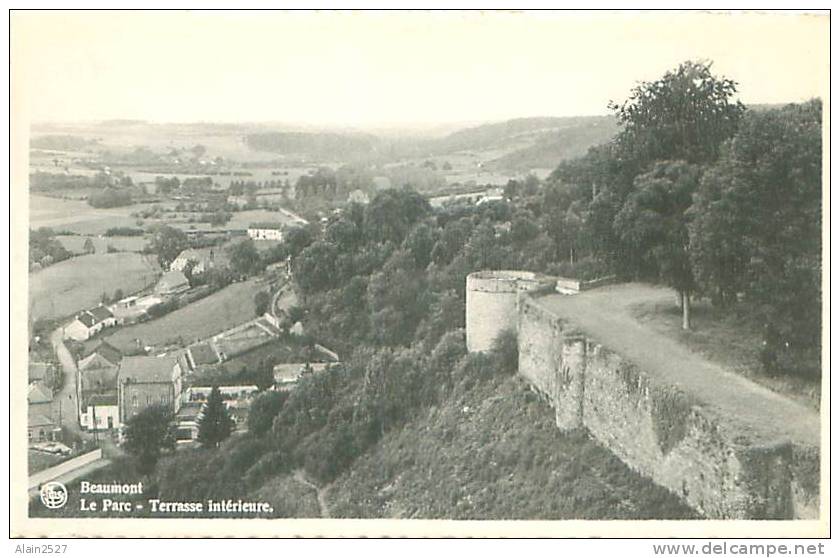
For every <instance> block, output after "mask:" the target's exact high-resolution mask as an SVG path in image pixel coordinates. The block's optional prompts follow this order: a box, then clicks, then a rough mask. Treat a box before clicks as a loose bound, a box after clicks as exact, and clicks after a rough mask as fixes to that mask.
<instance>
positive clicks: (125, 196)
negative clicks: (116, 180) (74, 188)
mask: <svg viewBox="0 0 840 558" xmlns="http://www.w3.org/2000/svg"><path fill="white" fill-rule="evenodd" d="M87 202H88V204H89V205H90V206H91V207H96V208H108V207H120V206H124V205H131V203H132V198H131V192H130V191H129V190H125V189H121V188H105V189H104V190H102V191H100V192H94V193H92V194H91V195H89V196H88V200H87Z"/></svg>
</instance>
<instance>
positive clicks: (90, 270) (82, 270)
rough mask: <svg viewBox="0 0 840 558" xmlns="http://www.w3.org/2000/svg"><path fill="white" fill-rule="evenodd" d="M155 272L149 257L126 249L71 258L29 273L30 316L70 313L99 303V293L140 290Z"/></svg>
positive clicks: (61, 315) (151, 258)
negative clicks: (112, 252)
mask: <svg viewBox="0 0 840 558" xmlns="http://www.w3.org/2000/svg"><path fill="white" fill-rule="evenodd" d="M159 272H160V270H159V267H158V264H157V261H156V260H155V259H154V258H153V257H149V256H143V255H140V254H135V253H130V252H121V253H115V254H92V255H89V256H79V257H77V258H71V259H69V260H65V261H63V262H59V263H57V264H55V265H51V266H49V267H47V268H45V269H42V270H40V271H36V272H35V273H30V274H29V304H30V313H31V316H32V318H33V319H37V318H60V317H63V316H70V315H72V314H74V313H76V312H78V311H80V310H83V309H85V308H90V307H92V306H96V305H97V304H99V302H100V300H101V297H102V293H106V294H108V296H112V295H113V294H114V291H116V290H117V289H122V291H123V293H125V294H126V295H128V294H129V293H133V292H136V291H139V290H142V289H144V288H145V287H148V286H149V285H151V284H153V283H154V282H155V281H156V280H157V277H158V274H159Z"/></svg>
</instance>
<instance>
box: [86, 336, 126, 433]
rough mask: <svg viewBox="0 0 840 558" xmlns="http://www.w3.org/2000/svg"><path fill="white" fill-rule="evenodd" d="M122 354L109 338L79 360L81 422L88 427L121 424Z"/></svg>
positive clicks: (97, 428) (111, 426) (109, 427)
mask: <svg viewBox="0 0 840 558" xmlns="http://www.w3.org/2000/svg"><path fill="white" fill-rule="evenodd" d="M121 359H122V354H121V353H120V352H119V350H117V349H116V348H114V347H113V346H112V345H109V344H108V343H106V342H104V341H103V342H102V343H100V344H99V345H98V346H97V347H96V349H94V350H93V352H92V353H90V354H89V355H88V356H86V357H85V358H83V359H82V360H80V361H79V366H78V381H77V382H76V389H77V398H76V399H77V401H78V402H79V423H80V424H81V426H82V427H83V428H86V429H88V430H91V429H94V428H95V429H96V430H105V429H111V428H118V427H119V426H120V421H119V409H118V406H117V392H118V390H117V373H118V370H119V364H120V361H121Z"/></svg>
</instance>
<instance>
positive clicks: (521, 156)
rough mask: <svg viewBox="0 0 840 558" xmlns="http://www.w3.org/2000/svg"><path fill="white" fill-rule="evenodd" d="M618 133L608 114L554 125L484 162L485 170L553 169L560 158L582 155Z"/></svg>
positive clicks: (566, 158) (613, 121) (561, 159)
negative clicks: (570, 123)
mask: <svg viewBox="0 0 840 558" xmlns="http://www.w3.org/2000/svg"><path fill="white" fill-rule="evenodd" d="M617 132H618V126H617V125H616V123H615V120H614V119H613V118H612V117H603V118H593V119H587V120H586V121H583V122H581V123H579V124H578V125H573V126H568V127H563V128H558V129H555V130H553V131H550V132H543V133H540V134H538V135H535V136H534V143H533V144H532V145H529V146H528V147H523V148H521V149H517V150H515V151H512V152H510V153H507V154H506V155H503V156H501V157H499V158H497V159H493V160H492V161H490V162H488V163H486V164H485V167H487V168H489V169H499V170H530V169H535V168H554V167H556V166H557V163H559V162H560V161H564V160H568V159H574V158H576V157H581V156H583V155H585V154H586V152H587V150H588V149H589V148H590V147H592V146H594V145H599V144H602V143H606V142H608V141H610V140H611V139H612V138H613V137H614V136H615V134H616V133H617Z"/></svg>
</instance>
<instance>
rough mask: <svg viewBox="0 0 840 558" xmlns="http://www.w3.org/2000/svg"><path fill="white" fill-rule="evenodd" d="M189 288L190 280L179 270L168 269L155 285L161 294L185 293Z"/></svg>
mask: <svg viewBox="0 0 840 558" xmlns="http://www.w3.org/2000/svg"><path fill="white" fill-rule="evenodd" d="M189 289H190V282H189V281H187V278H186V276H184V274H183V273H181V272H180V271H178V270H173V271H167V272H166V273H164V274H163V275H162V276H161V278H160V280H158V282H157V285H155V292H156V293H157V294H159V295H174V294H179V293H183V292H184V291H188V290H189Z"/></svg>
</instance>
